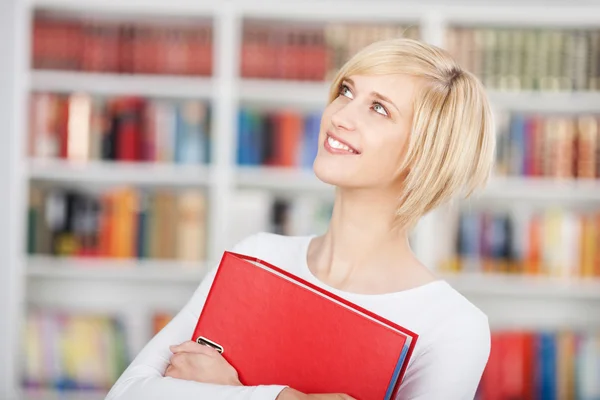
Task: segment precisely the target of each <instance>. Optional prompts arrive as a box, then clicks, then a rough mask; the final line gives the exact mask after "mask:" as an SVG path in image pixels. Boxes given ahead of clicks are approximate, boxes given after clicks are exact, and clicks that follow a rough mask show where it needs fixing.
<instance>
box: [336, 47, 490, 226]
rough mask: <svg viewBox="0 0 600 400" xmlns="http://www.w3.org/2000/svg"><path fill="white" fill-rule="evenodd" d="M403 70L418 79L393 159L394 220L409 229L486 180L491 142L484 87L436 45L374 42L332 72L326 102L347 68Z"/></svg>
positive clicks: (349, 72) (366, 72)
mask: <svg viewBox="0 0 600 400" xmlns="http://www.w3.org/2000/svg"><path fill="white" fill-rule="evenodd" d="M387 74H407V75H412V76H415V77H418V78H420V79H421V81H422V82H423V84H422V86H421V89H420V90H419V91H418V92H417V94H416V96H415V99H414V103H413V110H414V114H413V120H412V130H411V132H410V137H409V140H408V143H407V148H406V154H405V157H404V160H403V162H402V163H401V165H399V166H398V168H399V170H398V172H399V173H400V176H402V179H403V183H402V188H403V189H402V193H400V194H399V198H398V208H397V212H396V223H397V224H399V226H400V227H402V228H408V229H411V228H412V227H414V225H416V223H417V222H418V220H419V219H420V218H421V217H422V216H423V215H425V214H426V213H428V212H429V211H431V210H433V209H434V208H436V207H437V206H439V205H441V204H443V203H445V202H447V201H449V200H450V199H452V198H453V197H454V196H455V195H457V194H461V193H463V194H465V195H466V197H469V196H470V195H471V194H472V193H473V192H474V191H475V190H476V189H478V188H482V187H484V186H485V184H486V183H487V181H488V179H489V176H490V174H491V171H492V168H493V163H494V158H495V147H496V133H495V131H494V121H493V115H492V111H491V107H490V105H489V101H488V99H487V96H486V93H485V90H484V87H483V85H482V84H481V82H480V81H479V80H478V79H477V78H476V77H475V75H473V74H472V73H470V72H468V71H465V70H463V69H462V68H461V67H460V66H459V65H458V63H457V62H456V61H455V60H454V59H453V58H452V57H451V56H450V55H449V53H448V52H446V51H445V50H443V49H440V48H438V47H435V46H432V45H428V44H425V43H422V42H419V41H416V40H412V39H407V38H397V39H389V40H383V41H378V42H375V43H373V44H371V45H369V46H367V47H365V48H363V49H362V50H361V51H359V52H358V53H357V54H355V55H354V56H353V57H352V58H351V59H350V60H348V61H347V62H346V64H345V65H344V66H343V67H342V68H341V69H340V70H339V71H338V73H337V74H336V76H335V77H334V79H333V82H332V84H331V87H330V92H329V99H328V101H329V102H332V101H333V100H335V98H336V97H338V95H339V91H340V85H341V84H342V82H343V80H344V79H345V78H346V77H350V76H352V75H387Z"/></svg>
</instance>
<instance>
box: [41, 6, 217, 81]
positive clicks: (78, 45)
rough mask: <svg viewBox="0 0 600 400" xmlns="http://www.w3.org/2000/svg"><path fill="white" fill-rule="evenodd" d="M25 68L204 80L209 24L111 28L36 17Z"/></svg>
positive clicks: (140, 24) (71, 19)
mask: <svg viewBox="0 0 600 400" xmlns="http://www.w3.org/2000/svg"><path fill="white" fill-rule="evenodd" d="M31 64H32V66H33V68H34V69H53V70H68V71H86V72H102V73H119V74H132V73H133V74H153V75H187V76H210V75H212V68H213V67H212V64H213V26H212V21H211V20H205V19H201V20H196V21H194V22H193V23H188V22H186V21H184V20H180V21H177V22H176V23H165V22H151V21H143V22H142V21H118V22H117V21H107V20H90V19H86V18H83V17H82V18H78V17H74V16H73V17H68V16H62V15H61V16H57V15H56V14H52V15H51V14H48V13H44V12H41V11H38V12H36V14H35V16H34V20H33V29H32V39H31Z"/></svg>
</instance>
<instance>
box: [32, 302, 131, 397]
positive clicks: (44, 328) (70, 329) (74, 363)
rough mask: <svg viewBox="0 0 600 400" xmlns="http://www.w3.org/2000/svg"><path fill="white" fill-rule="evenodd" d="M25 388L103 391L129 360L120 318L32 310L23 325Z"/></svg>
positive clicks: (121, 371) (109, 385)
mask: <svg viewBox="0 0 600 400" xmlns="http://www.w3.org/2000/svg"><path fill="white" fill-rule="evenodd" d="M22 344H23V354H24V357H23V364H22V383H23V386H24V387H25V388H28V389H47V388H52V389H58V390H107V389H109V388H110V387H111V386H112V385H113V384H114V382H115V381H116V380H117V379H118V377H119V376H120V375H121V374H122V373H123V371H124V370H125V368H127V365H128V364H129V362H130V360H131V355H130V354H129V352H128V348H129V346H128V345H127V337H126V330H125V327H124V325H123V321H121V320H120V319H119V318H116V317H113V316H107V315H97V314H90V315H87V314H69V313H62V312H51V311H47V310H32V311H30V312H29V313H28V314H27V316H26V319H25V322H24V327H23V340H22Z"/></svg>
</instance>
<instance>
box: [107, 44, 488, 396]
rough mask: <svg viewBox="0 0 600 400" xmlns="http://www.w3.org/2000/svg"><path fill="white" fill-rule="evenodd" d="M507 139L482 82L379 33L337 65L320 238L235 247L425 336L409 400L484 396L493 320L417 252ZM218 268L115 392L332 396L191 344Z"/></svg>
mask: <svg viewBox="0 0 600 400" xmlns="http://www.w3.org/2000/svg"><path fill="white" fill-rule="evenodd" d="M494 148H495V135H494V132H493V122H492V116H491V112H490V107H489V105H488V100H487V98H486V95H485V93H484V90H483V88H482V86H481V84H480V83H479V82H478V81H477V79H475V77H474V76H473V75H472V74H471V73H469V72H467V71H464V70H463V69H461V68H460V66H459V65H457V64H456V62H455V61H454V60H453V59H452V58H450V57H449V55H448V54H447V53H446V52H444V51H442V50H440V49H438V48H436V47H433V46H430V45H427V44H423V43H420V42H417V41H413V40H408V39H396V40H389V41H382V42H377V43H375V44H373V45H371V46H369V47H367V48H365V49H363V50H362V51H361V52H359V53H358V54H357V55H356V56H354V57H353V58H352V59H351V60H349V61H348V63H347V64H346V65H345V66H344V67H343V68H342V69H341V70H340V71H339V73H338V75H337V77H336V78H335V79H334V81H333V84H332V86H331V91H330V95H329V102H328V105H327V107H326V109H325V111H324V113H323V117H322V122H321V128H320V136H319V149H318V154H317V157H316V160H315V162H314V172H315V174H316V176H317V177H318V178H319V179H321V180H322V181H324V182H326V183H328V184H331V185H335V187H336V195H335V203H334V210H333V215H332V219H331V222H330V225H329V228H328V230H327V232H326V233H325V234H324V235H322V236H302V237H286V236H279V235H274V234H270V233H257V234H255V235H252V236H250V237H248V238H246V239H245V240H243V241H242V242H241V243H239V244H237V245H236V246H235V247H234V248H233V249H232V251H235V252H238V253H244V254H249V255H252V256H255V257H258V258H260V259H263V260H265V261H267V262H270V263H272V264H274V265H277V266H279V267H280V268H285V269H287V270H288V271H290V272H292V273H294V274H296V275H299V276H300V277H302V278H304V279H306V280H308V281H309V282H312V283H314V284H316V285H318V286H321V287H323V288H325V289H327V290H329V291H332V292H333V293H335V294H337V295H339V296H342V297H344V298H346V299H347V300H349V301H351V302H354V303H357V304H358V305H360V306H362V307H364V308H367V309H369V310H371V311H373V312H375V313H378V314H380V315H382V316H383V317H385V318H388V319H390V320H392V321H394V322H396V323H398V324H399V325H402V326H404V327H406V328H408V329H410V330H412V331H413V332H415V333H417V334H418V335H419V340H418V342H417V345H416V348H415V350H414V353H413V356H412V358H411V360H410V363H409V366H408V369H407V371H406V375H405V377H404V380H403V382H402V386H401V390H400V392H399V398H401V399H422V400H438V399H443V400H466V399H473V397H474V396H475V393H476V389H477V387H478V383H479V381H480V378H481V376H482V372H483V370H484V368H485V365H486V363H487V360H488V356H489V352H490V329H489V325H488V320H487V317H486V315H485V314H484V313H482V312H481V311H480V310H479V309H477V308H476V307H475V306H474V305H472V304H471V303H470V302H469V301H467V300H466V299H465V298H464V297H463V296H461V295H460V294H459V293H458V292H457V291H455V290H454V289H453V288H452V287H451V286H450V285H449V284H448V283H447V282H445V281H443V280H440V279H438V278H437V277H436V276H435V275H434V274H433V273H432V272H431V271H430V268H429V267H431V266H427V265H423V264H422V263H421V262H420V261H419V260H418V259H417V258H416V257H415V255H414V254H413V252H412V250H411V248H410V246H409V242H408V234H409V231H410V229H411V228H412V227H414V225H415V224H416V222H417V221H418V220H419V218H420V217H422V216H423V215H424V214H426V213H427V212H429V211H431V210H433V209H434V208H436V207H437V206H439V205H441V204H443V203H445V202H447V201H448V200H449V199H451V198H452V197H454V196H455V195H458V194H461V193H464V192H465V191H466V192H467V193H471V192H472V191H473V190H475V189H476V188H478V187H481V186H483V185H484V184H485V182H486V180H487V178H488V176H489V174H490V171H491V167H492V163H493V158H494ZM214 274H215V270H214V269H213V271H212V272H211V273H210V274H209V275H208V276H207V278H206V279H205V280H204V281H203V282H202V284H201V285H200V286H199V288H198V289H197V291H196V292H195V294H194V296H193V297H192V298H191V300H190V301H189V302H188V304H187V305H186V306H185V307H184V308H183V310H181V312H180V313H179V314H178V315H177V316H176V317H175V318H174V319H173V321H172V322H171V323H170V324H169V325H168V326H166V327H165V328H164V329H163V330H162V331H161V332H160V333H159V334H158V335H157V336H156V337H155V338H154V339H152V341H151V342H150V343H149V344H148V345H147V346H146V347H145V348H144V349H143V351H142V352H141V353H140V354H139V355H138V356H137V357H136V358H135V360H134V361H133V363H132V364H131V365H130V366H129V368H128V369H127V370H126V371H125V373H124V374H123V375H122V376H121V378H120V379H119V380H118V382H117V383H116V384H115V385H114V387H113V388H112V390H111V392H110V394H109V395H108V399H111V400H117V399H127V400H150V399H167V398H173V399H178V400H188V399H189V400H192V399H193V400H199V399H211V400H217V399H277V400H287V399H313V398H314V399H329V398H331V399H334V398H348V397H347V396H346V395H345V394H303V393H300V392H298V391H296V390H295V389H294V388H291V387H286V386H278V385H271V386H269V385H265V386H257V387H246V386H243V385H242V384H241V383H240V381H239V380H238V375H237V372H236V371H235V369H234V368H233V367H232V366H231V365H229V364H228V363H227V361H226V360H225V359H224V358H223V357H222V356H220V355H219V354H218V353H216V352H214V351H211V349H210V348H208V347H204V346H202V345H199V344H196V343H194V342H191V341H189V338H190V335H191V333H192V331H193V329H194V326H195V324H196V322H197V320H198V316H199V314H200V312H201V310H202V307H203V304H204V301H205V299H206V295H207V293H208V290H209V288H210V286H211V282H212V279H213V277H214Z"/></svg>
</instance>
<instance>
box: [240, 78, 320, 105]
mask: <svg viewBox="0 0 600 400" xmlns="http://www.w3.org/2000/svg"><path fill="white" fill-rule="evenodd" d="M239 88H240V89H239V90H240V94H239V96H240V100H242V101H245V102H254V103H266V104H274V105H295V106H309V107H315V108H316V107H318V108H322V107H324V106H325V105H326V104H327V95H328V92H329V83H327V82H311V81H289V80H275V79H242V80H240V82H239Z"/></svg>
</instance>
